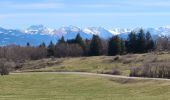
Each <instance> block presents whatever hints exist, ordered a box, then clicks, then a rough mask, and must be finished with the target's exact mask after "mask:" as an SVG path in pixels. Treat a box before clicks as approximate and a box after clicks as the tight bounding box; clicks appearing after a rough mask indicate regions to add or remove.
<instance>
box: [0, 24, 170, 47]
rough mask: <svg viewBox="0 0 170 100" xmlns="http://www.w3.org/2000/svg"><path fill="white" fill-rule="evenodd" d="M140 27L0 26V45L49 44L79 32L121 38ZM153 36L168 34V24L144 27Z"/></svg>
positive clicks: (71, 37)
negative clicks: (22, 27)
mask: <svg viewBox="0 0 170 100" xmlns="http://www.w3.org/2000/svg"><path fill="white" fill-rule="evenodd" d="M139 29H140V28H134V29H121V28H113V29H110V30H107V29H105V28H103V27H87V28H79V27H76V26H68V27H61V28H59V29H52V28H48V27H45V26H43V25H32V26H30V27H29V28H27V29H25V30H18V29H5V28H0V46H4V45H11V44H16V45H26V43H27V42H29V43H30V44H31V45H34V46H37V45H39V44H41V43H42V42H45V43H46V44H49V42H50V41H53V42H54V43H55V42H57V41H58V39H60V38H61V36H64V37H65V39H66V40H68V39H73V38H75V36H76V35H77V34H78V33H79V34H80V35H81V36H82V37H83V38H84V39H90V38H92V36H93V35H94V34H95V35H99V36H100V37H101V38H103V39H108V38H109V37H111V36H113V35H119V36H120V37H121V38H127V36H128V34H129V33H130V32H131V31H136V32H137V31H139ZM144 30H145V31H149V32H150V33H151V35H152V36H153V37H158V36H169V35H170V26H165V27H159V28H146V29H144Z"/></svg>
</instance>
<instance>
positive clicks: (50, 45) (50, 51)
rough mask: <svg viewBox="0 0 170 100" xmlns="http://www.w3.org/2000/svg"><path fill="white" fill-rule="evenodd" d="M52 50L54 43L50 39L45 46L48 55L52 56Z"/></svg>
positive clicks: (53, 49)
mask: <svg viewBox="0 0 170 100" xmlns="http://www.w3.org/2000/svg"><path fill="white" fill-rule="evenodd" d="M54 51H55V45H54V44H53V42H52V41H51V42H50V44H49V46H48V48H47V52H48V57H51V56H54Z"/></svg>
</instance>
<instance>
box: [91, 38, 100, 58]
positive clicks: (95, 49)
mask: <svg viewBox="0 0 170 100" xmlns="http://www.w3.org/2000/svg"><path fill="white" fill-rule="evenodd" d="M101 51H102V43H101V39H100V37H99V36H98V35H93V38H92V41H91V43H90V50H89V55H90V56H99V55H101Z"/></svg>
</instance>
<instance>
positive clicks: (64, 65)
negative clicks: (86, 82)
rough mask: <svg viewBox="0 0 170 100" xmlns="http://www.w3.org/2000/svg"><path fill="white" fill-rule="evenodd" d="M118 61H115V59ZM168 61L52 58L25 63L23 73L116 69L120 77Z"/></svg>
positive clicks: (159, 57) (157, 57) (152, 57)
mask: <svg viewBox="0 0 170 100" xmlns="http://www.w3.org/2000/svg"><path fill="white" fill-rule="evenodd" d="M116 57H118V59H116V60H115V58H116ZM164 61H170V54H151V53H148V54H129V55H123V56H99V57H77V58H54V59H43V60H37V61H29V62H27V63H25V65H24V66H23V69H22V70H25V71H73V72H92V73H102V72H109V71H112V70H113V69H117V70H119V71H120V72H121V74H122V75H126V76H128V75H129V72H130V68H131V67H138V66H142V65H143V64H145V63H152V62H164Z"/></svg>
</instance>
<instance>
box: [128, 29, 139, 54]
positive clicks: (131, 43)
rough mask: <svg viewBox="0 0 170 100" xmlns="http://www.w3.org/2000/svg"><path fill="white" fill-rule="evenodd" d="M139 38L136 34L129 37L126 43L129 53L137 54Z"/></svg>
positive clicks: (132, 33) (133, 33)
mask: <svg viewBox="0 0 170 100" xmlns="http://www.w3.org/2000/svg"><path fill="white" fill-rule="evenodd" d="M136 42H137V36H136V33H135V32H131V33H130V34H129V35H128V39H127V41H126V48H127V52H129V53H136V52H137V50H136V47H137V43H136Z"/></svg>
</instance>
